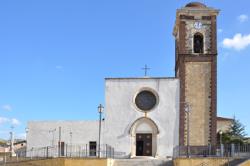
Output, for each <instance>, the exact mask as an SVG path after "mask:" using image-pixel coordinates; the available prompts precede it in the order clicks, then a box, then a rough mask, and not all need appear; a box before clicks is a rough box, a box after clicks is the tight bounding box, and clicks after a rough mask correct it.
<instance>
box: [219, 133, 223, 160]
mask: <svg viewBox="0 0 250 166" xmlns="http://www.w3.org/2000/svg"><path fill="white" fill-rule="evenodd" d="M219 134H220V155H221V157H223V156H224V147H223V144H222V134H223V131H221V130H220V132H219Z"/></svg>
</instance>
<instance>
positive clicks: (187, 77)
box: [173, 2, 219, 146]
mask: <svg viewBox="0 0 250 166" xmlns="http://www.w3.org/2000/svg"><path fill="white" fill-rule="evenodd" d="M218 13H219V10H216V9H213V8H209V7H207V6H206V5H204V4H202V3H199V2H192V3H189V4H187V5H186V6H185V7H183V8H181V9H178V10H177V14H176V23H175V27H174V32H173V34H174V36H175V43H176V44H175V45H176V55H175V60H176V61H175V75H176V77H178V78H179V79H180V128H179V137H180V139H179V143H180V145H187V140H189V141H188V142H189V145H191V146H192V145H209V144H212V145H215V144H216V116H217V110H216V109H217V108H216V107H217V106H216V105H217V104H216V102H217V96H216V94H217V88H216V85H217V83H216V82H217V41H216V40H217V32H216V17H217V15H218ZM187 105H189V106H190V107H189V108H190V112H189V118H188V119H189V121H188V120H187V113H186V112H185V108H186V106H187ZM187 124H189V130H188V128H187V126H188V125H187ZM188 135H189V136H188Z"/></svg>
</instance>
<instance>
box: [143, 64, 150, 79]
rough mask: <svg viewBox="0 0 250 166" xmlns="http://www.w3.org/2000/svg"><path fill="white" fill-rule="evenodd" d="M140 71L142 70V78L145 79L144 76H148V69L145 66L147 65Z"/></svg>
mask: <svg viewBox="0 0 250 166" xmlns="http://www.w3.org/2000/svg"><path fill="white" fill-rule="evenodd" d="M142 70H144V76H145V77H146V76H147V74H148V70H150V68H148V66H147V65H145V67H144V68H142Z"/></svg>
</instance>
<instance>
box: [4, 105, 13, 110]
mask: <svg viewBox="0 0 250 166" xmlns="http://www.w3.org/2000/svg"><path fill="white" fill-rule="evenodd" d="M2 109H3V110H4V111H11V110H12V107H11V105H9V104H5V105H3V106H2Z"/></svg>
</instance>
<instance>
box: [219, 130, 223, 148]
mask: <svg viewBox="0 0 250 166" xmlns="http://www.w3.org/2000/svg"><path fill="white" fill-rule="evenodd" d="M219 134H220V144H221V145H222V134H223V132H222V130H220V132H219Z"/></svg>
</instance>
